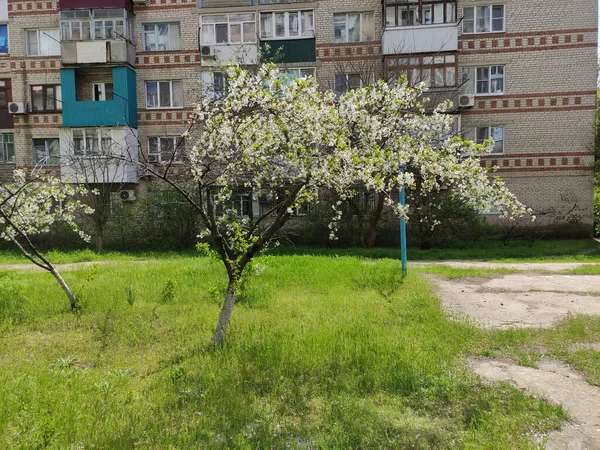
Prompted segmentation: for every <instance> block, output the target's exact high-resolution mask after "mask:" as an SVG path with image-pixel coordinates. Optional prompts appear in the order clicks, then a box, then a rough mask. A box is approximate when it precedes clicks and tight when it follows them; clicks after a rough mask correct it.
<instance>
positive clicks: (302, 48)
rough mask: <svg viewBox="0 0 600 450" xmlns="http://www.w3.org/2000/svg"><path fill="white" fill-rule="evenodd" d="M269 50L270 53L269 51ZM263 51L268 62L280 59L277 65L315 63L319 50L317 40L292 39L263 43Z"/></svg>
mask: <svg viewBox="0 0 600 450" xmlns="http://www.w3.org/2000/svg"><path fill="white" fill-rule="evenodd" d="M267 49H268V51H267ZM261 51H262V52H263V57H264V58H265V59H266V60H270V59H271V58H273V59H275V57H276V56H278V57H279V59H277V60H276V61H274V62H275V63H299V62H315V61H316V60H317V50H316V45H315V39H314V38H313V39H291V40H272V41H262V42H261Z"/></svg>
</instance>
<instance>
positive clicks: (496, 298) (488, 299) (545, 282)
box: [430, 274, 600, 328]
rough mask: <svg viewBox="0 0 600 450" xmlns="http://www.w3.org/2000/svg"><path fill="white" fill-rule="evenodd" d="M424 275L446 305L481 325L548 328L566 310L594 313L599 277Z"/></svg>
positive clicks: (599, 309) (599, 298) (599, 308)
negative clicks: (473, 277) (459, 277)
mask: <svg viewBox="0 0 600 450" xmlns="http://www.w3.org/2000/svg"><path fill="white" fill-rule="evenodd" d="M430 279H432V280H433V281H434V282H435V285H436V290H437V294H438V295H439V296H440V298H441V299H442V302H443V305H444V306H445V307H446V308H448V309H449V310H451V311H454V312H458V313H459V314H462V315H467V316H469V317H471V318H472V319H474V320H475V321H476V322H478V323H479V324H480V325H482V326H485V327H490V328H510V327H551V326H553V325H555V324H556V323H557V322H559V321H560V320H562V319H563V318H564V317H566V316H567V315H568V314H569V313H572V314H592V315H600V293H598V291H600V275H558V274H557V275H531V274H507V275H498V276H495V277H493V278H480V279H458V280H446V279H442V278H439V277H430Z"/></svg>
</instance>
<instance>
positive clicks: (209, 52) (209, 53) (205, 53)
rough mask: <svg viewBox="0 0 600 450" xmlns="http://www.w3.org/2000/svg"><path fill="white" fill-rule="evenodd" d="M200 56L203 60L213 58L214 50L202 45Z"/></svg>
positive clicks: (209, 46)
mask: <svg viewBox="0 0 600 450" xmlns="http://www.w3.org/2000/svg"><path fill="white" fill-rule="evenodd" d="M200 54H201V55H202V57H203V58H214V57H215V48H214V47H213V46H211V45H203V46H202V47H200Z"/></svg>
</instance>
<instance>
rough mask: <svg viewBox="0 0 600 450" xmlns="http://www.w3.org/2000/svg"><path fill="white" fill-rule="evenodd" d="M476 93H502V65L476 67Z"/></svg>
mask: <svg viewBox="0 0 600 450" xmlns="http://www.w3.org/2000/svg"><path fill="white" fill-rule="evenodd" d="M475 86H476V90H475V93H476V94H503V93H504V66H490V67H477V69H476V80H475Z"/></svg>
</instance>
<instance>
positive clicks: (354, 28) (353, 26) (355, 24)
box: [348, 14, 360, 42]
mask: <svg viewBox="0 0 600 450" xmlns="http://www.w3.org/2000/svg"><path fill="white" fill-rule="evenodd" d="M359 41H360V14H348V42H359Z"/></svg>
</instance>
